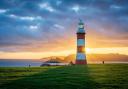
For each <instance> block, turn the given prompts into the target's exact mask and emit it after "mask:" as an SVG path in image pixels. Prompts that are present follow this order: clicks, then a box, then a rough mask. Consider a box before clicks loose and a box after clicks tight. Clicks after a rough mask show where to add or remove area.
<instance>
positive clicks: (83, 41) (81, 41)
mask: <svg viewBox="0 0 128 89" xmlns="http://www.w3.org/2000/svg"><path fill="white" fill-rule="evenodd" d="M84 45H85V40H84V39H77V46H84Z"/></svg>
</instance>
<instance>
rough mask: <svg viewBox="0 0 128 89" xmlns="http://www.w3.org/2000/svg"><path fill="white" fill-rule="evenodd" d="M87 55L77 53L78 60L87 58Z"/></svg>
mask: <svg viewBox="0 0 128 89" xmlns="http://www.w3.org/2000/svg"><path fill="white" fill-rule="evenodd" d="M85 59H86V56H85V54H84V53H77V60H85Z"/></svg>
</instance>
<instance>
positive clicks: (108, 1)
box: [0, 0, 128, 51]
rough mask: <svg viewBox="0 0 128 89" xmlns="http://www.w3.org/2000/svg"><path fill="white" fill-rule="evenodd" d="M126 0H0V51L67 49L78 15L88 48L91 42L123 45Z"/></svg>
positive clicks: (127, 17)
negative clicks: (84, 31)
mask: <svg viewBox="0 0 128 89" xmlns="http://www.w3.org/2000/svg"><path fill="white" fill-rule="evenodd" d="M127 3H128V1H127V0H122V1H120V0H119V1H113V0H34V1H32V0H22V1H21V0H1V3H0V26H1V27H0V50H2V51H4V50H5V51H11V50H13V51H34V50H35V51H44V50H45V51H47V50H53V49H54V50H55V51H56V50H57V49H58V50H62V49H68V48H69V47H67V45H68V43H69V42H68V41H70V43H72V45H73V46H72V47H71V46H70V48H72V49H73V47H74V48H75V40H76V34H75V33H76V30H77V24H78V19H79V18H81V19H82V20H83V21H84V22H85V29H86V31H87V41H88V43H90V47H96V46H95V45H93V43H94V42H96V43H97V44H98V43H99V47H101V46H102V45H100V44H104V46H109V47H111V46H126V45H127V44H128V43H127V42H125V41H127V40H128V38H127V34H128V26H127V23H128V6H127ZM96 38H97V39H96ZM103 40H104V41H103ZM109 40H112V41H111V42H109ZM91 43H92V45H91ZM118 43H119V44H118ZM105 44H109V45H105ZM3 47H4V48H3ZM15 47H16V48H15ZM33 48H34V49H33ZM40 48H41V49H40ZM42 49H43V50H42Z"/></svg>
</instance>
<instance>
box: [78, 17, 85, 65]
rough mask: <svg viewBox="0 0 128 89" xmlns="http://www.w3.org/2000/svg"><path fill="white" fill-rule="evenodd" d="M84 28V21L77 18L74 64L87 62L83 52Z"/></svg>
mask: <svg viewBox="0 0 128 89" xmlns="http://www.w3.org/2000/svg"><path fill="white" fill-rule="evenodd" d="M85 34H86V32H85V29H84V23H83V21H82V20H81V19H79V24H78V30H77V54H76V64H80V65H82V64H87V60H86V52H85Z"/></svg>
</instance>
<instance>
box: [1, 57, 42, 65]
mask: <svg viewBox="0 0 128 89" xmlns="http://www.w3.org/2000/svg"><path fill="white" fill-rule="evenodd" d="M42 63H43V62H42V61H39V60H33V59H29V60H28V59H26V60H25V59H23V60H22V59H0V67H27V66H40V65H41V64H42Z"/></svg>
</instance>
